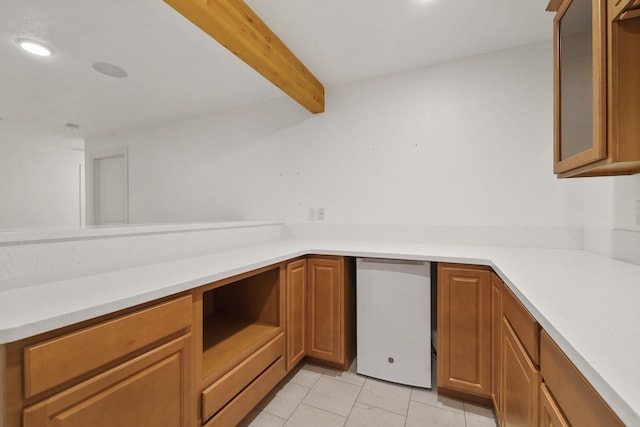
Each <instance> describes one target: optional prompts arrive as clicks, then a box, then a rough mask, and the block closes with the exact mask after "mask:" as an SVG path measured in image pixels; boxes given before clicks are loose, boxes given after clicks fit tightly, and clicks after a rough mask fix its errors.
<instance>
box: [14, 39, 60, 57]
mask: <svg viewBox="0 0 640 427" xmlns="http://www.w3.org/2000/svg"><path fill="white" fill-rule="evenodd" d="M16 43H17V44H18V46H20V47H21V48H22V49H24V50H26V51H27V52H29V53H30V54H32V55H37V56H51V54H52V53H53V49H51V48H50V47H49V46H47V45H46V44H44V43H42V42H40V41H37V40H32V39H27V38H18V39H16Z"/></svg>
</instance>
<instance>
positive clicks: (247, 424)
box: [238, 411, 287, 427]
mask: <svg viewBox="0 0 640 427" xmlns="http://www.w3.org/2000/svg"><path fill="white" fill-rule="evenodd" d="M285 422H287V420H285V419H284V418H280V417H276V416H275V415H271V414H269V413H267V412H255V411H252V412H251V413H250V414H249V415H247V417H246V418H245V419H244V420H242V422H240V424H238V427H282V426H283V425H284V423H285Z"/></svg>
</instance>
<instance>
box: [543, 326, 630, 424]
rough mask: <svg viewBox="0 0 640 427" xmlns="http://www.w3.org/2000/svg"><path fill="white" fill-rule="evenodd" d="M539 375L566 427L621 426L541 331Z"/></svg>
mask: <svg viewBox="0 0 640 427" xmlns="http://www.w3.org/2000/svg"><path fill="white" fill-rule="evenodd" d="M540 372H541V373H542V378H543V380H544V382H545V384H546V385H547V387H548V388H549V391H550V392H551V394H552V395H553V397H555V400H556V402H557V403H558V406H559V407H560V410H561V411H562V412H563V413H564V415H565V416H566V418H567V421H568V422H569V424H571V425H573V426H607V427H615V426H623V425H624V424H623V423H622V421H620V419H619V418H618V417H617V416H616V414H615V413H614V412H613V411H612V410H611V408H609V406H608V405H607V404H606V403H605V401H604V400H602V398H601V397H600V395H599V394H598V392H596V391H595V390H594V389H593V387H592V386H591V384H589V382H588V381H587V379H586V378H585V377H584V376H582V374H581V373H580V371H578V369H577V368H576V367H575V366H574V365H573V363H571V361H570V360H569V358H567V356H566V355H565V354H564V353H563V352H562V350H560V348H559V347H558V346H557V344H556V343H555V342H553V340H552V339H551V338H550V337H549V335H547V333H546V332H544V331H543V332H542V334H541V335H540Z"/></svg>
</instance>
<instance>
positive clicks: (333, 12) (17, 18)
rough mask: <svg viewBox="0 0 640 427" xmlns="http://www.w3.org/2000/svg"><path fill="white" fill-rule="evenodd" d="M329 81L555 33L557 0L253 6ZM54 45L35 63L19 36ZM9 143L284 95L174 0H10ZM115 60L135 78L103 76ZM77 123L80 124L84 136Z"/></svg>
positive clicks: (2, 94) (0, 124)
mask: <svg viewBox="0 0 640 427" xmlns="http://www.w3.org/2000/svg"><path fill="white" fill-rule="evenodd" d="M247 4H248V5H249V6H250V7H251V8H252V9H253V10H254V11H255V12H256V13H257V14H258V15H259V16H260V17H261V18H262V19H263V20H264V21H265V22H266V23H267V25H268V26H269V27H270V28H271V29H272V30H273V31H274V32H275V33H276V34H277V35H278V36H279V37H280V39H281V40H282V41H283V42H284V43H285V44H286V45H287V46H288V47H289V48H290V49H291V51H293V52H294V54H295V55H296V56H297V57H298V58H299V59H300V60H301V61H302V62H303V63H304V64H305V65H306V66H307V67H308V68H309V69H310V70H311V71H312V72H313V74H314V75H315V76H316V77H317V78H318V79H319V80H320V81H321V82H322V83H323V84H324V86H325V88H331V87H335V86H337V85H340V84H344V83H347V82H351V81H356V80H361V79H365V78H370V77H374V76H378V75H382V74H388V73H393V72H397V71H402V70H408V69H413V68H417V67H423V66H426V65H429V64H434V63H438V62H443V61H447V60H450V59H454V58H458V57H463V56H468V55H474V54H478V53H484V52H489V51H493V50H499V49H504V48H508V47H512V46H517V45H523V44H530V43H534V42H538V41H541V40H545V39H550V38H551V33H552V31H551V22H552V18H553V16H552V14H550V13H547V12H545V11H544V9H545V6H546V0H482V1H478V0H459V1H451V0H348V1H345V0H323V1H306V0H303V1H301V0H247ZM18 37H32V38H36V39H38V40H41V41H44V42H46V43H47V44H49V45H50V46H52V47H53V48H54V50H55V51H54V55H52V56H51V57H49V58H44V59H42V58H34V57H30V56H28V55H27V54H26V53H24V52H22V51H21V50H20V49H19V48H17V46H16V44H15V39H16V38H18ZM0 58H1V62H2V66H1V67H0V82H2V84H0V117H2V118H3V120H0V142H1V141H7V140H15V141H19V140H38V139H39V140H41V141H45V142H47V141H48V142H50V141H58V140H60V141H63V142H61V144H64V140H65V139H69V138H75V139H76V140H78V139H82V138H83V137H85V136H96V135H101V134H105V133H111V132H115V131H118V130H122V129H128V128H132V127H137V126H145V125H150V124H153V123H158V122H163V121H168V120H173V119H175V118H182V117H188V116H192V115H197V114H202V113H206V112H213V111H219V110H224V109H230V108H236V107H238V106H241V105H247V104H251V103H255V102H259V101H263V100H266V99H270V98H274V97H280V96H283V95H282V92H280V91H279V90H278V89H277V88H276V87H275V86H273V85H272V84H271V83H270V82H268V81H267V80H265V79H264V78H263V77H262V76H260V75H259V74H257V73H256V72H255V71H254V70H253V69H251V68H249V67H248V66H246V64H244V63H243V62H242V61H241V60H239V59H238V58H237V57H235V56H234V55H233V54H231V53H230V52H228V51H227V50H226V49H225V48H224V47H222V46H221V45H219V44H218V43H217V42H215V41H214V40H213V39H212V38H211V37H209V36H208V35H207V34H205V33H204V32H203V31H201V30H200V29H198V28H197V27H196V26H194V25H193V24H191V23H190V22H189V21H187V20H186V19H184V17H182V16H181V15H180V14H179V13H177V12H176V11H175V10H173V9H172V8H171V7H169V6H168V5H167V4H165V3H164V2H163V1H162V0H135V1H131V0H109V1H103V2H95V1H86V0H65V1H62V2H52V1H50V0H2V1H1V2H0ZM97 61H103V62H109V63H113V64H115V65H118V66H120V67H122V68H124V69H125V70H126V71H127V72H128V77H127V78H124V79H114V78H110V77H106V76H104V75H101V74H98V73H96V72H95V71H94V70H93V69H92V68H91V66H92V64H93V63H94V62H97ZM66 123H75V124H78V125H80V129H78V130H73V129H69V128H67V127H66V126H65V124H66Z"/></svg>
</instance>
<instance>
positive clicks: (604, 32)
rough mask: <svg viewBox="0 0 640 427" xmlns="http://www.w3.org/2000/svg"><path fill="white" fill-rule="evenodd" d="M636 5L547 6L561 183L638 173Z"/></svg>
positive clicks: (584, 2)
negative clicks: (552, 39) (552, 19)
mask: <svg viewBox="0 0 640 427" xmlns="http://www.w3.org/2000/svg"><path fill="white" fill-rule="evenodd" d="M635 3H638V0H561V1H552V2H551V3H550V4H549V8H548V9H549V10H556V11H557V13H556V18H555V24H554V28H555V150H554V151H555V165H554V172H555V173H556V174H558V176H559V177H560V178H566V177H578V176H605V175H626V174H633V173H638V172H640V119H639V118H640V61H638V56H639V55H640V14H636V13H634V8H635V7H636V6H635Z"/></svg>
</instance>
